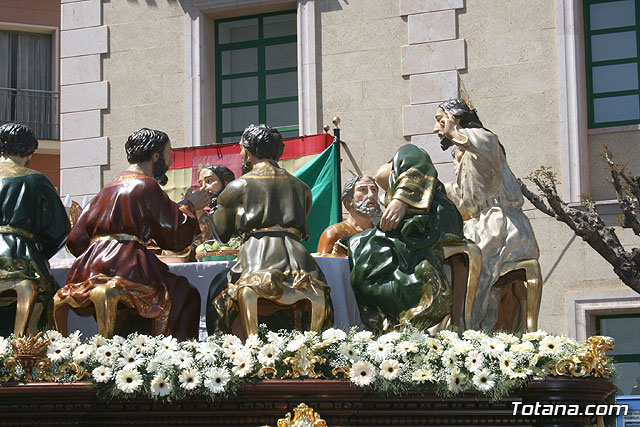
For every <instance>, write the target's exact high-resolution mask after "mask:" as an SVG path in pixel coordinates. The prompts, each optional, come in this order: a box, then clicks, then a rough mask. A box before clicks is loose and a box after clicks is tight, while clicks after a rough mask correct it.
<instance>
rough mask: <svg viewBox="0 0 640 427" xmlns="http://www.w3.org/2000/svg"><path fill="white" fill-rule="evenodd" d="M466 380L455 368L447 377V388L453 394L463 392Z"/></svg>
mask: <svg viewBox="0 0 640 427" xmlns="http://www.w3.org/2000/svg"><path fill="white" fill-rule="evenodd" d="M466 382H467V379H466V378H465V376H464V374H463V373H462V372H461V371H460V369H458V368H455V369H452V370H451V372H449V375H447V388H448V389H449V391H451V392H453V393H459V392H461V391H462V390H464V385H465V384H466Z"/></svg>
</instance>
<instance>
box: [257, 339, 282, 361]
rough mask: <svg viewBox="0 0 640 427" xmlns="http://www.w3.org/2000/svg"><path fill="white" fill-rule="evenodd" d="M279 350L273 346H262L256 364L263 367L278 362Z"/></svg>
mask: <svg viewBox="0 0 640 427" xmlns="http://www.w3.org/2000/svg"><path fill="white" fill-rule="evenodd" d="M278 354H280V350H278V347H276V346H275V345H273V344H267V345H265V346H263V347H262V348H261V349H260V351H259V352H258V362H260V363H261V364H262V365H264V366H273V365H274V364H275V363H276V360H278Z"/></svg>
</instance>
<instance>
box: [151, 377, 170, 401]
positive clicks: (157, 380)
mask: <svg viewBox="0 0 640 427" xmlns="http://www.w3.org/2000/svg"><path fill="white" fill-rule="evenodd" d="M169 393H171V384H169V383H168V382H167V380H165V379H164V375H163V374H157V375H156V376H155V377H153V380H152V381H151V394H153V395H154V396H166V395H168V394H169Z"/></svg>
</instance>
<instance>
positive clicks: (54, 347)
mask: <svg viewBox="0 0 640 427" xmlns="http://www.w3.org/2000/svg"><path fill="white" fill-rule="evenodd" d="M70 355H71V350H69V346H68V345H67V344H66V343H64V342H62V341H55V342H52V343H51V344H49V347H48V348H47V357H48V358H49V360H51V361H52V362H61V361H63V360H65V359H66V358H68V357H69V356H70Z"/></svg>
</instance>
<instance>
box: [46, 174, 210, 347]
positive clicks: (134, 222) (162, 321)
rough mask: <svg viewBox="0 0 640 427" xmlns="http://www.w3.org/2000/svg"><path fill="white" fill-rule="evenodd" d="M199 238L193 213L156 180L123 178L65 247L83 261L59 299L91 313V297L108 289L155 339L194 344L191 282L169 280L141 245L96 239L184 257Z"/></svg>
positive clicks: (96, 202) (196, 301)
mask: <svg viewBox="0 0 640 427" xmlns="http://www.w3.org/2000/svg"><path fill="white" fill-rule="evenodd" d="M199 232H200V229H199V227H198V220H197V219H196V217H195V214H194V211H193V208H192V206H190V205H188V204H183V205H178V204H176V203H175V202H173V201H171V199H169V197H168V196H167V194H166V193H165V192H164V191H162V189H161V188H160V186H159V185H158V183H157V182H156V181H155V180H154V179H153V178H151V177H148V176H146V175H141V174H138V173H135V172H131V171H125V172H123V173H122V174H120V175H119V176H118V177H116V178H115V179H114V180H113V182H111V183H110V184H109V185H107V186H106V187H105V188H103V189H102V191H100V193H98V195H97V196H96V197H95V198H94V199H93V200H92V201H91V203H90V204H89V205H88V206H87V207H86V208H85V209H84V211H83V212H82V215H80V218H78V222H77V223H76V224H75V225H74V227H73V229H72V230H71V233H70V234H69V237H68V239H67V247H68V248H69V250H70V251H71V252H72V253H73V254H74V255H75V256H77V257H78V258H77V259H76V261H75V262H74V263H73V265H72V266H71V270H70V271H69V277H68V278H67V283H66V285H65V286H64V287H63V288H62V289H60V290H59V291H58V295H59V297H61V298H64V297H68V296H71V297H72V298H73V299H74V300H75V302H76V303H77V304H79V305H80V306H81V307H86V306H88V305H89V304H90V301H89V293H90V292H91V290H92V289H93V288H94V287H96V285H99V284H105V283H107V282H109V286H114V287H116V288H117V289H118V290H120V291H122V292H124V293H125V294H126V296H127V299H128V302H129V303H130V304H132V305H133V306H134V308H135V310H136V311H137V312H138V314H139V315H140V316H142V317H145V318H149V319H152V331H151V332H152V333H153V334H154V335H159V334H164V335H173V336H175V337H177V338H179V339H185V338H196V337H197V333H198V323H199V318H200V294H199V293H198V291H197V289H196V288H195V287H194V286H193V285H191V284H190V283H189V282H188V281H187V279H185V278H184V277H181V276H176V275H175V274H172V273H170V272H169V268H168V267H167V265H166V264H165V263H163V262H162V261H160V260H159V259H158V258H157V257H156V256H155V255H154V254H152V253H151V252H149V251H148V250H147V248H146V246H145V245H144V244H142V243H140V242H138V241H135V240H124V239H123V240H114V239H105V240H94V241H92V239H93V238H95V237H97V236H108V235H113V234H117V233H124V234H127V235H130V236H135V237H137V238H138V239H139V240H140V241H142V242H148V241H150V240H151V239H153V240H155V242H156V243H157V244H158V246H160V247H161V248H162V249H167V250H170V251H181V250H183V249H185V248H186V247H187V246H189V245H190V244H191V242H192V240H193V237H194V236H195V235H196V234H197V233H199Z"/></svg>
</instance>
